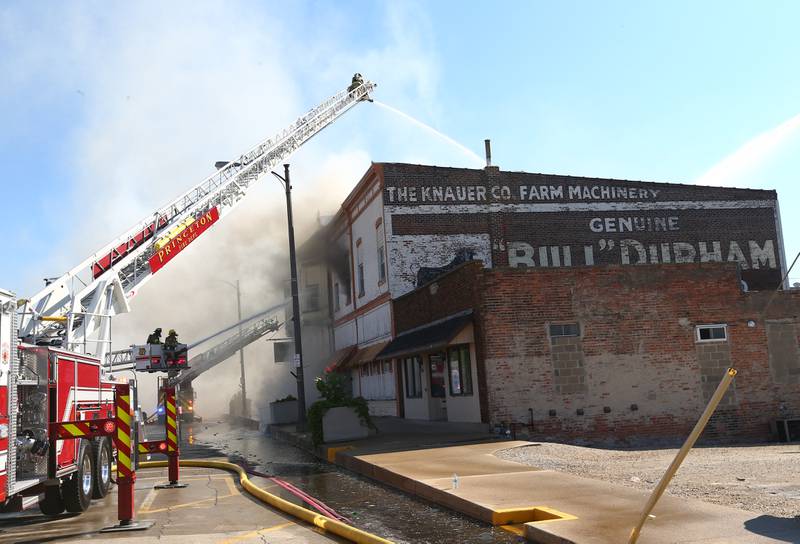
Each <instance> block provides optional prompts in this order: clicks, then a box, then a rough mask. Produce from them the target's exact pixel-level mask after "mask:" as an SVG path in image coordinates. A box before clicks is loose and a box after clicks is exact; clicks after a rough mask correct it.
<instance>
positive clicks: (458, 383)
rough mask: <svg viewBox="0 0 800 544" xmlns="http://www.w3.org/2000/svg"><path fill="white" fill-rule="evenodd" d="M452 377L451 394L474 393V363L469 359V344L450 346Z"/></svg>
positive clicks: (450, 372)
mask: <svg viewBox="0 0 800 544" xmlns="http://www.w3.org/2000/svg"><path fill="white" fill-rule="evenodd" d="M447 367H448V368H447V370H448V373H447V374H448V376H449V377H450V395H452V396H454V397H457V396H461V395H471V394H472V365H471V364H470V360H469V345H464V346H457V347H454V348H450V350H449V351H448V358H447Z"/></svg>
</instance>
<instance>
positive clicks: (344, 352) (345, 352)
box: [325, 346, 356, 372]
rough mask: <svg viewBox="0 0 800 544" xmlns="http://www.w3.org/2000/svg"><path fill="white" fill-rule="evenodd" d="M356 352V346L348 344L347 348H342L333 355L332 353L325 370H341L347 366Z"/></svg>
mask: <svg viewBox="0 0 800 544" xmlns="http://www.w3.org/2000/svg"><path fill="white" fill-rule="evenodd" d="M355 352H356V347H355V346H348V347H346V348H342V349H340V350H339V351H337V352H336V353H334V354H333V355H331V357H330V359H328V361H327V363H326V364H325V371H326V372H334V371H336V370H341V369H343V368H346V367H345V365H346V364H347V362H348V361H349V360H350V358H351V357H352V356H353V354H354V353H355Z"/></svg>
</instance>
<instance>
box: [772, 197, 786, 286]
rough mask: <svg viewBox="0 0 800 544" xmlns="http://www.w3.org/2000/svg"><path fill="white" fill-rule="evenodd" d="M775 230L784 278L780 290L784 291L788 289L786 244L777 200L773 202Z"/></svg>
mask: <svg viewBox="0 0 800 544" xmlns="http://www.w3.org/2000/svg"><path fill="white" fill-rule="evenodd" d="M775 230H776V232H777V233H778V240H780V250H781V251H780V253H781V277H782V278H783V277H784V276H786V277H785V279H784V280H783V284H782V285H781V288H782V289H784V290H785V289H789V276H788V272H787V269H786V244H785V240H784V238H783V225H782V224H781V205H780V203H779V202H778V201H777V200H776V201H775Z"/></svg>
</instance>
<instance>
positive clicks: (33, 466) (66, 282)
mask: <svg viewBox="0 0 800 544" xmlns="http://www.w3.org/2000/svg"><path fill="white" fill-rule="evenodd" d="M373 89H374V84H373V83H371V82H369V81H364V80H363V79H361V78H360V76H359V77H358V78H355V77H354V79H353V84H351V85H350V87H348V89H346V90H344V91H341V92H339V93H337V94H336V95H334V96H332V97H330V98H328V99H327V100H325V101H324V102H322V103H321V104H320V105H318V106H317V107H315V108H313V109H311V110H310V111H308V112H307V113H306V114H305V115H303V116H302V117H300V118H299V119H298V120H297V121H295V122H294V123H293V124H292V125H291V126H289V127H287V128H286V129H285V130H283V131H282V132H280V133H279V134H278V135H276V136H274V137H272V138H270V139H268V140H264V141H262V142H260V143H259V144H258V145H256V146H255V147H253V148H252V149H250V150H249V151H247V152H246V153H244V154H242V155H240V156H239V157H236V158H234V160H232V161H230V162H224V163H219V164H218V165H217V166H218V169H217V170H216V171H215V172H214V173H213V174H211V175H210V176H208V177H207V178H206V179H204V180H203V181H202V182H200V183H199V184H197V185H196V186H194V187H192V188H191V189H189V190H188V191H186V192H185V193H183V194H181V195H179V196H178V197H176V198H175V199H173V200H172V201H170V202H169V203H167V204H166V205H165V206H162V207H161V208H159V209H157V210H155V212H154V213H151V214H149V215H148V216H147V217H145V218H144V219H142V220H141V221H139V222H137V223H136V224H135V225H134V226H133V227H131V228H130V229H128V230H127V231H126V232H125V233H123V234H122V235H121V236H119V237H118V238H116V239H114V240H112V241H111V242H109V243H108V244H106V245H105V246H103V247H102V248H100V249H99V250H98V251H96V252H94V253H93V254H92V255H90V256H89V257H87V258H86V259H85V260H84V261H82V262H81V263H80V264H78V265H77V266H76V267H74V268H73V269H71V270H69V271H68V272H66V273H65V274H63V275H62V276H60V277H58V278H54V279H51V280H47V281H46V285H45V287H44V289H42V290H41V291H40V292H39V293H37V294H36V295H34V296H32V297H30V298H27V299H19V300H18V299H17V298H16V297H15V296H14V295H13V294H12V293H11V292H8V291H5V290H0V511H5V512H7V511H14V510H19V509H22V508H24V507H27V506H28V504H29V503H30V504H32V503H34V502H38V504H39V507H40V508H41V510H42V512H44V513H45V514H50V515H52V514H58V513H61V512H63V511H64V510H67V511H69V512H82V511H84V510H86V508H88V507H89V503H90V501H91V499H92V498H93V497H94V498H98V497H102V496H104V495H106V494H107V493H108V491H109V487H110V484H111V482H112V474H111V467H112V460H113V459H114V458H116V465H117V482H118V483H119V485H120V492H119V500H118V503H119V504H120V520H121V525H125V522H126V521H127V522H130V521H131V519H132V517H133V514H132V508H133V482H134V481H135V468H136V452H137V449H138V448H137V443H136V436H137V429H136V426H137V424H138V423H137V417H135V410H134V408H135V407H136V406H137V402H136V389H135V387H133V385H132V384H131V383H128V382H122V381H118V380H114V379H113V378H112V374H111V371H112V366H113V365H112V362H111V356H110V354H111V349H110V348H111V318H112V317H114V316H115V315H117V314H120V313H125V312H128V311H130V307H129V303H130V301H131V300H132V299H133V297H134V296H135V295H136V294H137V293H138V291H139V289H141V287H142V286H144V284H145V283H146V282H147V281H149V280H150V279H151V278H152V276H153V274H155V273H156V272H157V271H158V270H160V269H161V268H162V267H163V266H166V265H167V264H168V262H169V261H170V260H172V259H173V258H175V257H176V256H177V255H179V254H180V252H181V251H182V250H183V249H184V248H186V247H187V246H188V245H189V244H190V243H192V242H193V241H194V240H195V239H197V238H198V237H199V236H200V235H201V234H202V233H203V232H205V231H206V230H207V229H208V228H210V227H212V226H213V225H214V224H215V223H216V222H217V221H218V220H220V219H221V218H223V217H224V216H225V215H227V214H228V213H230V212H231V211H232V210H233V209H234V208H235V206H236V205H237V204H238V203H239V202H240V200H241V199H242V197H244V196H245V194H246V193H247V191H248V190H249V189H250V188H251V187H252V186H253V185H254V184H255V183H256V182H257V181H258V180H259V179H261V178H262V177H263V176H264V175H265V174H267V173H269V172H270V170H271V169H272V168H274V167H275V166H276V165H277V164H279V163H280V162H281V161H283V160H284V159H286V158H287V157H288V156H289V155H290V154H291V153H292V152H293V151H295V150H296V149H297V148H298V147H300V146H301V145H303V144H304V143H305V142H306V141H308V140H309V139H310V138H311V137H313V136H314V135H316V134H317V133H318V132H319V131H321V130H322V129H323V128H325V127H326V126H328V125H329V124H331V123H332V122H333V121H335V120H336V119H337V118H339V117H340V116H341V115H343V114H344V113H345V112H347V111H349V109H350V108H351V107H353V106H354V105H355V104H357V103H359V102H360V101H363V100H369V93H370V92H371V91H372V90H373ZM148 355H151V354H148ZM187 357H188V354H185V353H184V354H183V360H184V362H185V361H186V358H187ZM149 361H150V362H152V359H149ZM176 361H177V359H176ZM148 364H149V363H148ZM164 364H165V365H166V362H165V363H164ZM172 391H174V388H173V389H172ZM173 394H174V393H173ZM153 444H154V445H155V446H156V447H157V448H158V447H160V443H152V444H151V445H153ZM141 445H142V447H145V448H147V447H149V446H148V443H147V442H142V444H141ZM176 464H177V463H176ZM123 506H124V507H125V508H126V509H127V511H128V514H127V517H125V518H124V517H122V516H123V514H122V511H123ZM128 525H130V524H128Z"/></svg>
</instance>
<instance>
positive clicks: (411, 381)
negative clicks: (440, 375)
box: [403, 355, 422, 399]
mask: <svg viewBox="0 0 800 544" xmlns="http://www.w3.org/2000/svg"><path fill="white" fill-rule="evenodd" d="M403 368H404V369H405V378H406V380H405V382H406V398H407V399H415V398H417V399H418V398H422V359H421V358H420V357H419V356H417V355H415V356H414V357H406V358H405V359H403Z"/></svg>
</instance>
